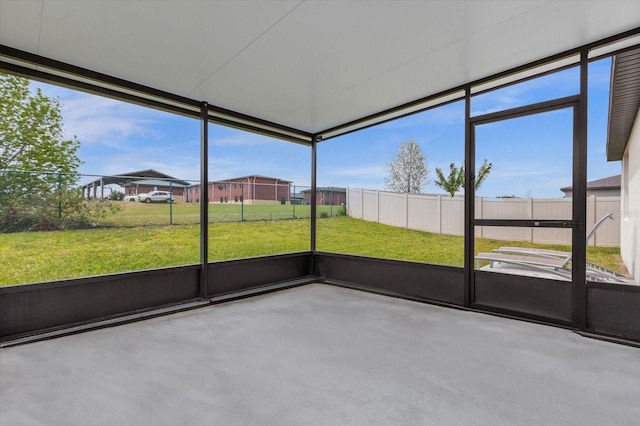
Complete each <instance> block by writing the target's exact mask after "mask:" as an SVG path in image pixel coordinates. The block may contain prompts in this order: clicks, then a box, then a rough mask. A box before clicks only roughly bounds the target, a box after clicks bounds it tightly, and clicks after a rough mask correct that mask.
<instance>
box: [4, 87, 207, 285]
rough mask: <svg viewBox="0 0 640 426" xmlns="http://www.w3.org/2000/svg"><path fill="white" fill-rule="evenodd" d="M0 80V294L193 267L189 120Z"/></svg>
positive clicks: (194, 136)
mask: <svg viewBox="0 0 640 426" xmlns="http://www.w3.org/2000/svg"><path fill="white" fill-rule="evenodd" d="M0 80H1V82H0V83H1V84H2V90H3V95H2V96H3V100H5V101H7V103H6V104H5V107H6V109H5V110H4V111H3V120H2V131H1V132H0V144H1V145H2V149H0V152H1V154H0V157H2V160H1V161H2V163H1V164H0V169H2V170H1V171H0V180H2V183H1V185H0V187H1V188H2V189H1V190H0V255H1V256H2V259H3V262H2V266H0V285H11V284H24V283H33V282H44V281H51V280H59V279H66V278H76V277H86V276H94V275H103V274H112V273H119V272H128V271H135V270H143V269H154V268H163V267H170V266H177V265H185V264H194V263H198V260H199V230H198V226H197V222H198V215H197V209H196V210H193V209H192V208H191V207H192V206H190V205H188V204H187V203H185V190H186V188H187V187H188V186H189V185H190V184H191V183H192V182H194V179H197V178H198V174H199V171H198V170H199V167H198V165H199V146H200V135H199V126H198V121H197V120H194V119H190V118H185V117H181V116H177V115H174V114H169V113H166V112H162V111H157V110H153V109H150V108H145V107H141V106H137V105H133V104H128V103H125V102H121V101H116V100H113V99H107V98H103V97H100V96H95V95H90V94H87V93H83V92H79V91H75V90H70V89H66V88H62V87H57V86H53V85H48V84H43V83H38V82H28V81H27V80H23V79H18V78H16V77H8V76H7V75H4V74H0ZM19 88H25V89H27V91H26V92H21V93H22V94H21V95H20V96H19V97H18V98H16V97H13V98H12V97H11V96H9V95H8V91H11V90H14V93H18V92H20V90H18V89H19ZM19 98H22V100H23V102H22V103H20V102H15V100H17V99H19ZM29 99H30V100H31V101H33V102H32V103H31V104H29V102H28V100H29ZM9 100H13V101H14V102H9ZM27 105H39V106H40V107H41V109H40V110H38V111H36V109H34V108H30V107H28V106H27ZM45 106H46V107H47V108H44V107H45ZM21 113H23V114H24V115H23V116H20V114H21ZM24 117H28V118H27V119H24ZM169 200H172V202H169Z"/></svg>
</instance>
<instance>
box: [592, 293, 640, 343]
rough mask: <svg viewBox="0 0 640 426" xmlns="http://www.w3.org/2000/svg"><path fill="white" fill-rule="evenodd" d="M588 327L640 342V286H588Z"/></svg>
mask: <svg viewBox="0 0 640 426" xmlns="http://www.w3.org/2000/svg"><path fill="white" fill-rule="evenodd" d="M587 329H588V330H590V331H593V332H595V333H604V334H607V335H612V336H617V337H623V338H625V339H631V340H635V341H638V342H640V287H635V286H633V287H632V286H625V285H614V284H611V285H607V286H597V287H591V286H589V287H587Z"/></svg>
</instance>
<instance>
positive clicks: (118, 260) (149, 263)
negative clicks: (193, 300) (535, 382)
mask: <svg viewBox="0 0 640 426" xmlns="http://www.w3.org/2000/svg"><path fill="white" fill-rule="evenodd" d="M178 206H180V204H176V207H178ZM143 207H152V208H153V207H154V206H143ZM165 207H166V205H165ZM271 207H273V206H271ZM286 207H290V206H286ZM296 207H301V206H296ZM199 232H200V227H199V226H198V225H180V226H144V227H133V228H102V229H91V230H75V231H55V232H25V233H16V234H0V258H2V259H3V266H2V267H1V269H0V285H12V284H26V283H32V282H42V281H51V280H58V279H66V278H75V277H85V276H92V275H101V274H111V273H118V272H127V271H134V270H143V269H153V268H161V267H168V266H178V265H188V264H196V263H199V258H200V254H199V247H200V242H199V238H200V237H199ZM309 241H310V231H309V219H302V220H279V221H256V222H226V223H212V224H210V225H209V261H219V260H228V259H237V258H246V257H254V256H263V255H270V254H278V253H290V252H298V251H305V250H309ZM501 245H505V242H504V241H497V240H488V239H477V240H476V253H477V252H486V251H491V250H492V249H493V248H497V247H499V246H501ZM508 245H510V246H515V245H523V246H526V247H538V248H550V249H555V250H564V251H567V250H570V248H569V247H568V246H561V245H554V246H550V245H540V244H524V243H516V242H509V243H508ZM463 247H464V241H463V237H460V236H452V235H440V234H432V233H428V232H420V231H413V230H407V229H402V228H396V227H393V226H388V225H381V224H378V223H373V222H366V221H362V220H358V219H353V218H350V217H347V216H339V217H334V218H328V219H318V221H317V249H318V250H320V251H327V252H335V253H344V254H356V255H363V256H371V257H381V258H388V259H401V260H410V261H417V262H425V263H433V264H443V265H452V266H462V265H463V261H464V254H463ZM587 252H588V258H589V260H591V261H593V262H595V263H598V264H601V265H603V266H606V267H608V268H611V269H615V270H618V269H619V265H620V263H621V262H620V255H619V253H620V250H619V248H616V247H589V248H588V249H587Z"/></svg>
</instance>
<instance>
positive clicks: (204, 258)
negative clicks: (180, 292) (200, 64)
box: [200, 102, 209, 299]
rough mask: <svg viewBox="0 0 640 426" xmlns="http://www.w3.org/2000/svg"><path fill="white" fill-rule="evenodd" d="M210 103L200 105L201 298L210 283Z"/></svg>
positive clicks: (204, 296)
mask: <svg viewBox="0 0 640 426" xmlns="http://www.w3.org/2000/svg"><path fill="white" fill-rule="evenodd" d="M208 158H209V105H208V104H207V103H206V102H202V104H201V105H200V298H202V299H206V298H207V294H208V283H209V273H208V272H209V161H208Z"/></svg>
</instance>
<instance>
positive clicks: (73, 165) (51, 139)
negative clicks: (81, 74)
mask: <svg viewBox="0 0 640 426" xmlns="http://www.w3.org/2000/svg"><path fill="white" fill-rule="evenodd" d="M60 109H61V106H60V102H59V100H58V99H52V98H49V97H47V96H45V95H44V94H43V93H42V91H41V90H40V89H38V90H37V91H36V92H35V93H32V92H31V91H30V90H29V81H28V80H26V79H24V78H21V77H17V76H13V75H8V74H3V73H0V117H2V120H0V230H3V231H5V232H6V229H7V225H9V228H12V226H13V225H15V224H16V222H20V221H24V220H26V218H27V217H31V221H33V220H37V219H34V218H35V217H36V216H38V214H39V213H38V212H40V213H42V211H44V210H46V211H48V210H51V205H55V206H57V208H56V209H54V211H56V210H57V214H58V216H61V212H60V209H61V206H62V204H63V203H62V199H63V198H64V197H66V196H67V195H68V194H65V192H68V191H71V190H72V188H73V186H74V185H75V184H76V182H77V180H78V173H77V172H78V167H79V166H80V164H81V161H80V159H79V158H78V156H77V151H78V149H79V148H80V142H79V141H78V139H77V138H76V137H75V136H74V137H73V138H65V137H64V132H63V123H62V114H61V112H60ZM73 193H74V194H75V193H76V191H73ZM45 206H46V207H45ZM28 221H29V220H27V222H28ZM12 224H13V225H12ZM2 225H4V226H2Z"/></svg>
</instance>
